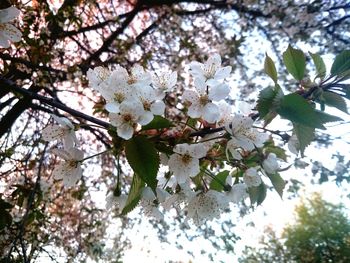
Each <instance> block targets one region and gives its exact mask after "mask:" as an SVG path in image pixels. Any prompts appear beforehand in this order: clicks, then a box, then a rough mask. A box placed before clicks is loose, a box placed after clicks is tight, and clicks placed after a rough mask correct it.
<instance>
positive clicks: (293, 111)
mask: <svg viewBox="0 0 350 263" xmlns="http://www.w3.org/2000/svg"><path fill="white" fill-rule="evenodd" d="M277 113H278V114H279V115H281V117H282V118H285V119H287V120H290V121H292V122H295V123H299V124H302V125H305V126H308V127H313V128H320V129H325V128H324V126H323V125H322V121H321V120H320V119H319V117H318V115H317V114H316V112H315V109H314V108H313V107H312V106H311V105H310V104H309V103H308V102H307V101H306V100H305V99H304V98H303V97H302V96H300V95H298V94H295V93H292V94H288V95H286V96H284V98H283V100H282V102H281V105H280V107H279V108H278V109H277Z"/></svg>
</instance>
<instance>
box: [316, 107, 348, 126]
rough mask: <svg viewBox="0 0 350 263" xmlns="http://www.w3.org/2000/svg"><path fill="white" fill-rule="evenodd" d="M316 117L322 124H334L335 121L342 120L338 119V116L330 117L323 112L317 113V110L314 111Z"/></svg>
mask: <svg viewBox="0 0 350 263" xmlns="http://www.w3.org/2000/svg"><path fill="white" fill-rule="evenodd" d="M315 113H316V115H317V116H318V118H319V119H320V121H321V122H322V123H327V122H335V121H342V120H343V119H342V118H340V117H338V116H334V115H330V114H328V113H325V112H323V111H319V110H315Z"/></svg>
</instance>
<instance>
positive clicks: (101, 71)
mask: <svg viewBox="0 0 350 263" xmlns="http://www.w3.org/2000/svg"><path fill="white" fill-rule="evenodd" d="M110 75H111V71H110V70H109V69H108V68H105V67H96V68H94V69H93V70H92V69H89V70H88V71H87V73H86V76H87V78H88V80H89V83H90V86H91V88H93V89H95V90H97V91H98V92H100V93H103V90H102V89H101V88H100V84H101V83H103V82H105V81H106V80H107V79H108V78H109V76H110ZM101 90H102V92H101Z"/></svg>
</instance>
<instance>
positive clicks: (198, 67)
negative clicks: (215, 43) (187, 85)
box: [190, 61, 205, 77]
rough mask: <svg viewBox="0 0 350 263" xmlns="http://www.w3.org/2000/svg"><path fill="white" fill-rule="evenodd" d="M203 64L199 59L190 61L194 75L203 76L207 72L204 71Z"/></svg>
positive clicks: (191, 71)
mask: <svg viewBox="0 0 350 263" xmlns="http://www.w3.org/2000/svg"><path fill="white" fill-rule="evenodd" d="M203 66H204V65H203V64H202V63H199V62H197V61H193V62H191V63H190V73H191V75H192V76H194V77H203V76H204V74H205V72H204V71H203Z"/></svg>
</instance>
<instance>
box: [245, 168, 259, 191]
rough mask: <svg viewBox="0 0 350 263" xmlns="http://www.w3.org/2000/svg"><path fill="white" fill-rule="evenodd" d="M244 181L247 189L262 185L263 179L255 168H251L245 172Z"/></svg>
mask: <svg viewBox="0 0 350 263" xmlns="http://www.w3.org/2000/svg"><path fill="white" fill-rule="evenodd" d="M243 181H244V183H245V184H246V185H247V187H252V186H259V185H260V184H261V182H262V181H261V177H260V175H259V174H258V170H257V168H255V167H252V168H249V169H247V170H246V171H245V172H244V175H243Z"/></svg>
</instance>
